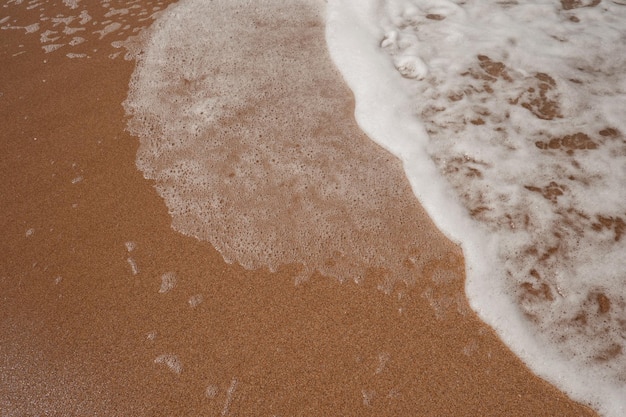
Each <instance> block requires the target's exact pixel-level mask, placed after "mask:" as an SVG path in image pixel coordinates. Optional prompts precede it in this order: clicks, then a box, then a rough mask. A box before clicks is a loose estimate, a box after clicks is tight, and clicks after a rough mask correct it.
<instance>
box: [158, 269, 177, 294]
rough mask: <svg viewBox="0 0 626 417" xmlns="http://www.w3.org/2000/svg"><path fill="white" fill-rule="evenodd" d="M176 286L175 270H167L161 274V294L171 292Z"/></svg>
mask: <svg viewBox="0 0 626 417" xmlns="http://www.w3.org/2000/svg"><path fill="white" fill-rule="evenodd" d="M175 286H176V274H175V273H174V272H166V273H164V274H163V275H161V288H159V293H160V294H165V293H167V292H170V291H171V290H173V289H174V287H175Z"/></svg>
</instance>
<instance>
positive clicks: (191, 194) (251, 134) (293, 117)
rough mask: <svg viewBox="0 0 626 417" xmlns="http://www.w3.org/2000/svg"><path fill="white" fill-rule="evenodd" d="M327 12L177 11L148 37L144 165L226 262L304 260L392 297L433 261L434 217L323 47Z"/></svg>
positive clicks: (294, 8) (178, 220) (191, 7)
mask: <svg viewBox="0 0 626 417" xmlns="http://www.w3.org/2000/svg"><path fill="white" fill-rule="evenodd" d="M324 13H325V8H324V4H323V3H322V2H311V1H296V2H290V3H289V4H288V5H286V4H284V2H282V1H263V2H260V3H258V4H255V5H250V4H249V3H247V2H233V1H230V0H229V1H214V2H204V1H185V2H180V3H178V4H177V5H175V6H173V7H172V8H170V9H168V11H167V12H166V13H165V14H164V15H163V16H162V17H161V18H160V19H159V20H158V21H157V22H155V24H154V25H153V27H151V29H150V31H149V32H148V34H147V35H146V36H145V42H144V43H143V44H142V45H141V46H139V50H141V52H140V53H139V54H138V55H137V62H138V63H137V68H136V70H135V73H134V75H133V78H132V80H131V84H130V92H129V96H128V99H127V100H126V102H125V104H124V105H125V108H126V111H127V113H129V114H130V115H132V118H131V120H130V122H129V129H130V131H131V132H132V133H134V134H136V135H137V136H138V137H139V138H140V148H139V151H138V155H137V166H138V168H139V169H140V170H141V171H142V172H143V173H144V176H145V177H146V178H149V179H153V180H155V183H156V188H157V190H158V192H159V194H160V195H161V196H162V197H163V198H164V200H165V203H166V205H167V207H168V209H169V212H170V214H171V216H172V226H173V227H174V229H176V230H177V231H179V232H181V233H183V234H185V235H189V236H194V237H196V238H198V239H201V240H205V241H209V242H211V243H212V244H213V246H214V247H215V248H216V249H217V250H218V251H219V252H220V253H221V254H222V256H223V257H224V259H225V260H226V261H227V262H237V263H239V264H241V265H243V266H244V267H246V268H248V269H258V268H268V269H270V270H272V271H275V270H277V269H278V268H279V267H280V266H281V265H286V264H297V265H299V267H300V273H299V275H298V276H297V277H296V282H301V281H303V280H307V279H308V278H309V277H310V276H311V275H312V274H313V273H315V272H320V273H322V274H324V275H326V276H330V277H334V278H336V279H338V280H340V281H342V282H343V281H355V282H361V281H362V280H364V279H365V277H366V276H367V275H368V274H371V273H374V272H376V273H377V274H379V275H380V274H382V275H384V276H386V277H387V278H386V279H384V280H383V282H382V283H381V286H382V289H383V290H384V291H387V292H389V291H391V290H392V288H393V287H394V286H395V285H396V284H397V283H399V282H403V283H411V282H414V280H415V277H416V276H417V275H418V274H419V273H420V271H421V270H422V269H423V268H424V267H425V265H423V264H424V262H423V258H424V257H423V256H422V254H423V253H424V249H423V247H424V245H425V244H426V243H427V242H424V241H423V240H424V237H423V236H422V235H423V233H422V234H420V233H418V231H420V230H422V229H423V228H424V227H423V221H422V218H423V216H424V215H423V213H422V211H420V209H419V206H418V204H417V201H416V200H415V198H414V197H413V195H412V191H411V188H410V186H409V183H408V181H407V180H406V178H405V177H404V174H403V170H402V166H401V164H400V162H399V160H398V159H397V158H395V157H394V156H393V155H391V154H390V153H389V152H387V151H385V150H384V149H383V148H381V147H380V146H379V145H377V144H375V143H374V142H372V141H371V140H370V139H368V138H367V137H366V136H365V135H364V134H362V133H361V132H360V130H359V129H358V127H357V126H356V123H355V122H354V119H353V116H352V109H353V103H352V102H351V101H350V91H349V90H348V88H347V87H345V85H344V84H342V80H341V76H340V74H339V73H338V71H337V70H336V69H335V67H334V65H333V63H332V61H331V59H330V56H329V54H328V52H327V51H326V46H325V45H324V43H323V42H319V39H323V36H324V25H323V22H324ZM409 231H414V232H413V233H411V232H409ZM429 244H430V245H431V246H433V247H434V246H436V245H437V243H433V242H430V243H429Z"/></svg>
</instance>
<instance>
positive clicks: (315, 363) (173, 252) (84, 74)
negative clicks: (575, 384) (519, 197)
mask: <svg viewBox="0 0 626 417" xmlns="http://www.w3.org/2000/svg"><path fill="white" fill-rule="evenodd" d="M59 7H61V6H59ZM3 34H6V35H7V36H6V37H5V39H6V40H5V41H4V45H3V46H5V47H4V48H3V49H4V51H3V52H2V53H0V59H1V60H2V67H3V68H6V70H5V71H3V74H2V75H0V77H1V78H0V80H1V85H2V87H1V88H2V93H3V95H2V97H0V114H3V115H4V117H3V118H4V119H5V120H6V121H7V123H6V124H5V127H4V129H3V131H2V140H1V143H2V145H1V146H2V148H3V155H5V156H4V158H3V161H2V165H1V166H2V175H3V178H4V181H3V182H2V184H1V187H2V191H1V192H0V195H2V197H0V198H1V200H0V201H1V203H0V204H1V207H2V209H3V212H4V213H5V216H4V220H3V223H2V230H3V232H4V236H5V238H4V240H3V244H2V253H3V262H2V263H1V269H0V293H1V294H2V295H3V303H2V306H1V307H0V311H1V316H2V317H3V318H4V319H3V321H2V322H1V324H0V326H1V328H0V331H1V332H2V334H4V335H7V336H6V337H5V338H3V343H2V345H1V347H0V355H1V356H2V359H3V360H2V362H0V363H1V365H0V367H1V368H2V369H1V373H2V375H3V378H2V382H1V385H0V410H1V411H2V414H3V415H4V414H6V415H21V414H34V413H45V412H51V413H54V414H59V415H79V414H81V415H84V414H116V415H170V414H175V415H262V414H268V415H271V414H275V415H292V414H293V415H296V414H301V415H359V416H363V415H406V416H411V415H433V416H434V415H451V416H452V415H454V416H463V415H467V416H474V415H520V416H522V415H533V416H541V415H545V416H548V415H589V416H592V415H595V414H594V413H593V412H592V411H590V410H589V409H588V408H586V407H584V406H581V405H579V404H576V403H574V402H573V401H571V400H569V399H567V397H566V396H565V395H564V394H562V393H560V392H559V391H558V390H556V389H555V388H553V387H552V386H550V385H549V384H547V383H546V382H544V381H543V380H541V379H539V378H538V377H536V376H534V375H533V374H532V373H531V372H530V371H528V370H527V369H526V367H525V366H524V365H523V364H522V363H521V362H520V361H519V359H517V358H516V357H515V356H514V355H513V354H512V353H511V352H510V351H509V350H508V349H507V348H506V347H505V346H504V345H503V343H502V342H500V340H499V339H498V338H497V336H496V335H495V334H494V333H493V331H492V330H491V329H490V328H488V327H487V326H486V325H484V324H483V323H481V322H480V321H479V319H478V318H477V317H476V315H475V313H473V312H472V311H471V309H470V308H469V306H468V304H467V301H466V299H465V296H464V292H463V291H464V289H463V269H464V268H463V263H462V258H461V256H460V252H459V249H458V248H457V247H456V246H455V245H453V244H452V243H450V242H449V241H447V240H446V239H445V237H444V236H443V235H442V234H441V233H439V232H437V231H436V230H433V228H434V226H433V225H432V222H431V221H430V219H428V218H426V217H424V218H423V221H424V224H427V225H428V228H429V229H428V230H429V231H428V234H429V235H430V236H435V235H436V236H438V237H437V242H434V243H436V247H439V248H442V249H441V250H439V251H437V252H433V251H431V253H428V257H429V259H428V261H427V262H425V264H427V265H429V269H428V270H427V271H426V273H425V274H424V276H422V277H420V278H418V279H417V281H416V283H415V285H413V286H410V287H406V288H401V289H398V290H397V291H395V292H394V293H392V294H391V295H386V294H384V293H383V292H382V291H380V290H378V289H377V288H376V287H377V281H379V280H380V279H381V278H380V277H377V275H376V273H375V272H372V273H371V274H370V275H369V276H368V277H367V279H366V280H365V282H364V283H363V284H360V285H356V284H354V283H351V282H346V283H343V284H341V283H339V282H338V281H336V280H333V279H331V278H325V277H322V276H320V275H319V274H315V275H314V276H313V277H312V278H311V280H309V281H308V282H304V283H302V284H301V285H298V286H295V285H294V275H295V271H296V269H297V267H296V266H293V265H287V266H284V267H281V268H280V269H279V271H278V272H276V273H270V272H269V271H266V270H263V269H261V270H255V271H248V270H245V269H243V268H241V267H240V266H238V265H229V264H226V263H225V262H224V261H223V259H222V257H221V255H220V254H219V253H218V252H217V251H216V250H215V249H214V248H213V247H211V245H210V244H208V243H206V242H200V241H197V240H196V239H194V238H189V237H185V236H183V235H181V234H179V233H177V232H175V231H174V230H173V229H172V228H171V227H170V224H171V218H170V216H169V215H168V213H167V209H166V207H165V204H164V203H163V200H162V199H161V198H160V197H159V196H158V195H157V193H156V191H155V190H154V188H153V187H152V183H151V182H150V181H147V180H145V179H144V178H143V177H142V175H141V173H140V172H139V171H138V170H137V169H136V168H135V156H136V151H137V147H138V139H137V138H134V137H132V136H130V135H129V134H128V133H127V132H126V130H125V129H126V116H125V115H124V112H123V108H122V105H121V103H122V102H123V100H124V99H125V98H126V94H127V90H128V82H129V79H130V75H131V73H132V70H133V66H134V63H133V62H127V61H123V60H122V59H121V58H117V59H114V60H111V59H110V58H108V52H110V53H114V52H116V51H115V50H114V48H111V47H110V46H109V42H110V40H109V39H107V38H106V37H105V38H104V39H103V40H102V41H100V44H99V45H98V49H99V50H100V52H99V53H96V54H94V56H93V57H92V58H89V59H69V58H67V57H66V56H64V55H63V54H60V53H51V54H44V53H43V52H42V51H41V47H40V45H39V42H38V41H37V39H34V40H32V41H31V42H30V43H27V42H25V41H24V38H23V36H21V35H18V33H17V32H13V31H6V32H3ZM94 42H96V40H94ZM320 42H324V39H323V38H321V39H320ZM20 43H24V44H25V48H24V49H25V50H26V51H27V53H26V54H22V55H18V56H15V57H14V56H12V53H11V52H10V51H12V47H14V46H15V45H17V44H20ZM104 51H108V52H104ZM44 60H46V61H47V62H46V63H45V64H44V63H43V61H44ZM42 80H46V81H45V82H43V81H42ZM74 80H80V83H79V84H80V87H79V88H72V87H71V86H72V85H73V84H72V83H73V82H74ZM342 88H345V87H342ZM348 113H349V112H348ZM356 134H362V133H360V132H357V133H356ZM35 138H36V140H35ZM131 243H132V244H131ZM433 246H435V245H433ZM129 259H130V260H131V261H129ZM133 265H135V266H134V267H133ZM135 268H136V271H137V273H136V274H134V273H133V271H134V270H135ZM437 271H438V272H439V273H441V274H439V275H436V274H435V273H436V272H437ZM168 272H174V273H175V275H176V285H175V286H174V287H173V288H171V289H168V288H169V287H167V286H165V287H162V285H163V282H162V277H163V274H165V273H168ZM442 274H443V275H442ZM436 276H444V277H447V278H446V279H439V280H436V279H434V277H436ZM162 290H163V291H162Z"/></svg>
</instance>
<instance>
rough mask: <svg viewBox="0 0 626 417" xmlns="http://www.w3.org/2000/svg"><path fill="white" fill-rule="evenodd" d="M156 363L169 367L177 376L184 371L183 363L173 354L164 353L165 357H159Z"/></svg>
mask: <svg viewBox="0 0 626 417" xmlns="http://www.w3.org/2000/svg"><path fill="white" fill-rule="evenodd" d="M154 363H158V364H163V365H165V366H167V367H168V368H169V370H170V371H172V372H173V373H175V374H180V373H181V372H182V371H183V363H182V362H181V361H180V359H178V356H176V355H174V354H171V353H164V354H163V355H159V356H157V357H156V359H155V360H154Z"/></svg>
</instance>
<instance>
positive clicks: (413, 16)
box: [327, 0, 626, 417]
mask: <svg viewBox="0 0 626 417" xmlns="http://www.w3.org/2000/svg"><path fill="white" fill-rule="evenodd" d="M563 3H564V4H565V3H566V2H563ZM572 3H576V2H572ZM578 3H579V4H578V5H579V6H581V5H582V6H584V4H583V3H581V2H578ZM595 3H596V2H591V3H590V5H592V4H595ZM559 6H560V5H559V3H558V2H543V1H535V2H523V3H517V2H493V1H486V0H482V1H481V0H468V1H464V2H454V1H445V0H441V1H437V2H434V1H429V0H387V1H383V2H378V1H361V0H351V1H350V0H348V1H338V0H332V1H330V2H329V14H328V23H327V41H328V44H329V48H330V51H331V55H332V57H333V59H334V60H335V62H336V63H337V65H338V66H339V67H340V69H341V70H342V72H343V74H344V77H345V78H346V80H347V82H348V83H349V85H350V87H351V88H352V90H353V91H354V93H355V96H356V100H357V110H356V117H357V119H358V122H359V124H360V126H361V127H362V128H363V129H364V130H365V131H366V132H367V133H368V135H369V136H370V137H371V138H373V139H374V140H376V141H377V142H378V143H380V144H381V145H383V146H385V147H386V148H387V149H389V150H391V151H392V152H393V153H394V154H396V155H397V156H398V157H399V158H401V159H402V161H403V162H404V167H405V171H406V173H407V176H408V178H409V180H410V181H411V184H412V186H413V189H414V192H415V194H416V195H417V196H418V198H419V199H420V201H421V202H422V203H423V205H424V206H425V207H426V209H427V210H428V212H429V213H430V215H431V216H432V217H433V218H434V220H435V221H436V223H437V224H438V225H439V227H440V228H441V229H442V230H443V231H444V232H445V233H447V234H448V235H449V236H450V237H451V238H452V239H453V240H455V241H457V242H460V243H461V244H462V246H463V249H464V253H465V255H466V262H467V287H466V290H467V294H468V296H469V298H470V302H471V304H472V307H473V308H474V309H475V310H476V311H477V312H478V313H479V314H480V315H481V317H482V318H483V319H484V320H485V321H487V322H488V323H489V324H491V325H492V326H493V327H494V328H495V329H496V330H497V332H498V334H499V335H500V336H501V337H502V338H503V340H504V341H505V342H506V343H507V344H508V345H509V346H510V347H511V348H512V349H513V351H515V352H516V353H517V354H518V355H519V356H520V357H521V358H522V359H524V360H525V361H526V363H527V364H528V365H529V366H530V367H531V368H532V369H533V370H534V371H535V372H537V373H538V374H539V375H541V376H543V377H545V378H546V379H548V380H549V381H551V382H553V383H554V384H556V385H557V386H559V387H560V388H561V389H563V390H565V391H566V392H567V393H568V394H570V395H571V396H572V397H574V398H576V399H578V400H580V401H583V402H586V403H588V404H590V405H592V406H593V407H594V408H595V409H597V410H599V411H600V412H601V413H603V414H605V415H607V416H612V417H617V416H623V415H624V413H625V412H626V360H625V355H626V329H625V328H624V324H623V323H624V322H623V317H624V315H625V313H626V293H625V287H624V282H625V279H626V276H625V275H624V271H626V256H624V255H625V254H626V235H625V236H622V234H624V233H625V229H624V220H625V219H626V204H625V202H626V193H625V189H624V187H623V185H622V184H623V183H624V181H626V160H625V159H626V146H625V143H626V142H625V139H624V133H626V72H625V71H624V68H625V66H626V8H623V7H619V6H616V5H613V4H612V3H607V2H603V3H601V4H600V5H599V6H597V5H596V7H576V8H572V9H570V10H562V8H561V7H559ZM381 103H383V104H382V105H381Z"/></svg>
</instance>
